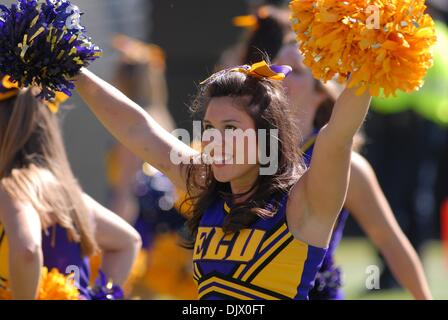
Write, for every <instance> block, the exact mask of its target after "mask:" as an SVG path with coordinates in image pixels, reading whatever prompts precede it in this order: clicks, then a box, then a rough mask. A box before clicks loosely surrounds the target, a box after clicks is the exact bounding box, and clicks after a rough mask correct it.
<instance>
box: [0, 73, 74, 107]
mask: <svg viewBox="0 0 448 320" xmlns="http://www.w3.org/2000/svg"><path fill="white" fill-rule="evenodd" d="M18 94H19V84H18V82H16V81H12V80H11V77H10V76H3V78H2V80H1V83H0V101H5V100H8V99H10V98H13V97H15V96H17V95H18ZM68 98H69V96H68V95H66V94H65V93H63V92H56V94H55V97H54V99H53V100H51V101H48V100H44V101H43V102H44V103H45V105H46V106H47V107H48V109H50V111H51V112H53V113H57V112H58V111H59V106H60V105H61V103H64V102H65V101H67V100H68Z"/></svg>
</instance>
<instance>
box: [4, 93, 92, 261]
mask: <svg viewBox="0 0 448 320" xmlns="http://www.w3.org/2000/svg"><path fill="white" fill-rule="evenodd" d="M0 187H1V188H2V189H4V191H5V192H6V193H8V194H9V196H10V197H12V198H13V199H15V200H16V201H19V202H23V203H26V204H31V205H32V206H33V207H34V209H35V210H36V211H37V212H38V214H39V217H40V220H41V223H42V227H43V228H44V229H47V228H49V227H51V226H53V225H56V224H57V225H60V226H61V227H63V228H64V229H66V230H67V234H68V237H69V239H70V240H71V241H74V242H78V243H80V244H81V248H82V252H83V254H85V255H91V254H93V253H94V252H95V251H96V250H97V244H96V242H95V239H94V236H93V229H92V227H93V226H92V224H91V223H90V221H89V217H88V214H87V213H88V209H87V207H86V205H85V203H84V201H83V196H82V190H81V188H80V186H79V184H78V182H77V180H76V179H75V177H74V175H73V173H72V170H71V168H70V165H69V162H68V159H67V155H66V151H65V148H64V144H63V139H62V135H61V131H60V127H59V123H58V119H57V117H56V116H55V115H53V114H52V113H51V112H50V110H48V108H47V107H46V106H45V105H44V104H43V103H41V102H39V101H38V100H37V99H36V98H35V92H34V89H25V90H21V91H20V92H19V94H18V96H17V97H15V98H13V99H9V100H7V101H3V102H0Z"/></svg>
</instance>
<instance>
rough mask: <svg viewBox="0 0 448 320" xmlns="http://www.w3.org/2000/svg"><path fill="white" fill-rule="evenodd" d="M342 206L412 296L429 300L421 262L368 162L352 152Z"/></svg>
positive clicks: (430, 297)
mask: <svg viewBox="0 0 448 320" xmlns="http://www.w3.org/2000/svg"><path fill="white" fill-rule="evenodd" d="M345 208H346V209H348V210H349V211H350V213H351V214H352V216H353V217H354V218H355V219H356V221H357V222H358V223H359V224H360V226H361V227H362V228H363V230H364V231H365V232H366V234H367V235H368V236H369V238H370V239H371V240H372V242H373V243H374V244H375V246H376V247H377V248H378V249H379V250H380V251H381V253H382V254H383V256H384V257H385V259H386V262H387V265H388V266H389V267H390V268H391V270H392V272H393V273H394V275H395V276H396V277H397V279H398V280H399V282H400V283H401V284H402V285H403V286H404V287H405V288H407V289H408V290H409V291H410V293H411V294H412V295H413V296H414V298H415V299H432V296H431V292H430V290H429V286H428V283H427V280H426V277H425V274H424V270H423V267H422V263H421V262H420V259H419V257H418V255H417V253H416V252H415V250H414V248H413V247H412V245H411V243H410V242H409V240H408V238H407V237H406V235H405V234H404V233H403V231H402V230H401V228H400V226H399V225H398V223H397V221H396V219H395V217H394V215H393V212H392V209H391V208H390V206H389V203H388V201H387V199H386V197H385V196H384V194H383V191H382V190H381V187H380V185H379V183H378V180H377V178H376V176H375V172H374V171H373V169H372V167H371V166H370V164H369V163H368V162H367V160H366V159H364V158H363V157H362V156H360V155H359V154H357V153H353V155H352V164H351V177H350V183H349V188H348V193H347V200H346V203H345Z"/></svg>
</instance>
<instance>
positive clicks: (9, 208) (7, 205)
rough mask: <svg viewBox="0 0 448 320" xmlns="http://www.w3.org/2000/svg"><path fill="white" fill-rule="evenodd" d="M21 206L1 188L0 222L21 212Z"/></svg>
mask: <svg viewBox="0 0 448 320" xmlns="http://www.w3.org/2000/svg"><path fill="white" fill-rule="evenodd" d="M20 209H21V205H20V204H19V203H18V202H17V201H14V200H13V199H12V198H11V196H10V195H9V194H8V193H6V191H5V190H3V188H1V187H0V222H1V221H4V220H6V219H7V217H8V216H10V215H11V214H13V213H14V212H17V211H20Z"/></svg>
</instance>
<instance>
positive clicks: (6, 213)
mask: <svg viewBox="0 0 448 320" xmlns="http://www.w3.org/2000/svg"><path fill="white" fill-rule="evenodd" d="M0 222H1V223H2V224H3V226H4V227H5V232H6V235H7V237H8V244H9V248H8V249H9V250H8V252H9V256H8V259H9V279H8V280H9V282H8V283H9V288H10V289H11V292H12V298H13V299H14V300H32V299H36V297H37V293H38V286H39V279H40V273H41V269H42V266H43V255H42V245H41V242H42V238H41V237H42V235H41V223H40V219H39V216H38V214H37V213H36V212H35V211H34V209H33V208H31V207H25V206H21V205H19V204H17V203H15V202H14V201H12V200H11V198H10V197H9V196H8V195H7V194H6V193H4V192H3V191H1V190H0Z"/></svg>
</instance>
